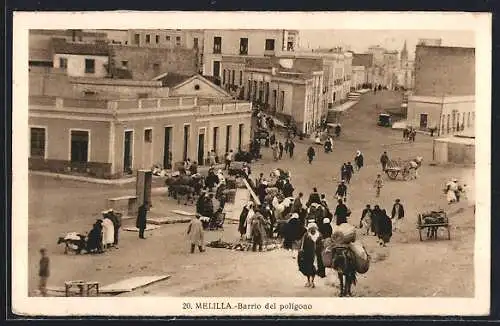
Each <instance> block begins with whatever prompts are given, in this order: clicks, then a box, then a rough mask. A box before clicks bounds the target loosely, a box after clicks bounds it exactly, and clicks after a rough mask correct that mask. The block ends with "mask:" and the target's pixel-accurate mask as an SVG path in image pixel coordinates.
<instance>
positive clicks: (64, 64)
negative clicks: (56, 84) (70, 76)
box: [59, 58, 68, 69]
mask: <svg viewBox="0 0 500 326" xmlns="http://www.w3.org/2000/svg"><path fill="white" fill-rule="evenodd" d="M59 68H62V69H67V68H68V59H66V58H59Z"/></svg>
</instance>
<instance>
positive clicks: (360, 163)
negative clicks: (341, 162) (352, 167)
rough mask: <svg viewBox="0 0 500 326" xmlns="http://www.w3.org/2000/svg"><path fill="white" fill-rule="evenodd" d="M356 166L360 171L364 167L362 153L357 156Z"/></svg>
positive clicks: (359, 152) (357, 153)
mask: <svg viewBox="0 0 500 326" xmlns="http://www.w3.org/2000/svg"><path fill="white" fill-rule="evenodd" d="M354 164H356V168H357V169H358V171H359V170H361V168H362V167H363V164H364V157H363V154H362V153H361V151H357V152H356V156H355V157H354Z"/></svg>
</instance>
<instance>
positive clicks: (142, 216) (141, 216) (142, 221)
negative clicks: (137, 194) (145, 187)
mask: <svg viewBox="0 0 500 326" xmlns="http://www.w3.org/2000/svg"><path fill="white" fill-rule="evenodd" d="M148 209H149V206H148V203H147V202H144V204H142V205H141V206H140V207H139V211H138V213H137V220H136V222H135V226H136V227H137V228H138V229H139V239H146V238H145V237H144V231H145V230H146V223H147V214H148Z"/></svg>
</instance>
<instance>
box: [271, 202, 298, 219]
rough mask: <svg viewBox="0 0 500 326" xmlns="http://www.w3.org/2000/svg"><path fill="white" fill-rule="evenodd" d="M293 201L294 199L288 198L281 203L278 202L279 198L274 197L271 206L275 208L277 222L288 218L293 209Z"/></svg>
mask: <svg viewBox="0 0 500 326" xmlns="http://www.w3.org/2000/svg"><path fill="white" fill-rule="evenodd" d="M293 201H294V198H293V197H287V198H285V199H283V201H281V202H280V201H279V200H278V197H277V196H274V198H273V200H272V201H271V204H272V206H273V208H274V216H275V217H276V219H277V220H280V219H283V217H284V216H286V215H287V213H289V211H290V210H291V209H292V205H293Z"/></svg>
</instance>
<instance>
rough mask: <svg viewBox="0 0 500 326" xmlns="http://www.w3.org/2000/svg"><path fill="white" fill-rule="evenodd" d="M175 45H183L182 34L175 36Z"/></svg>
mask: <svg viewBox="0 0 500 326" xmlns="http://www.w3.org/2000/svg"><path fill="white" fill-rule="evenodd" d="M175 45H181V37H180V36H176V37H175Z"/></svg>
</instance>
